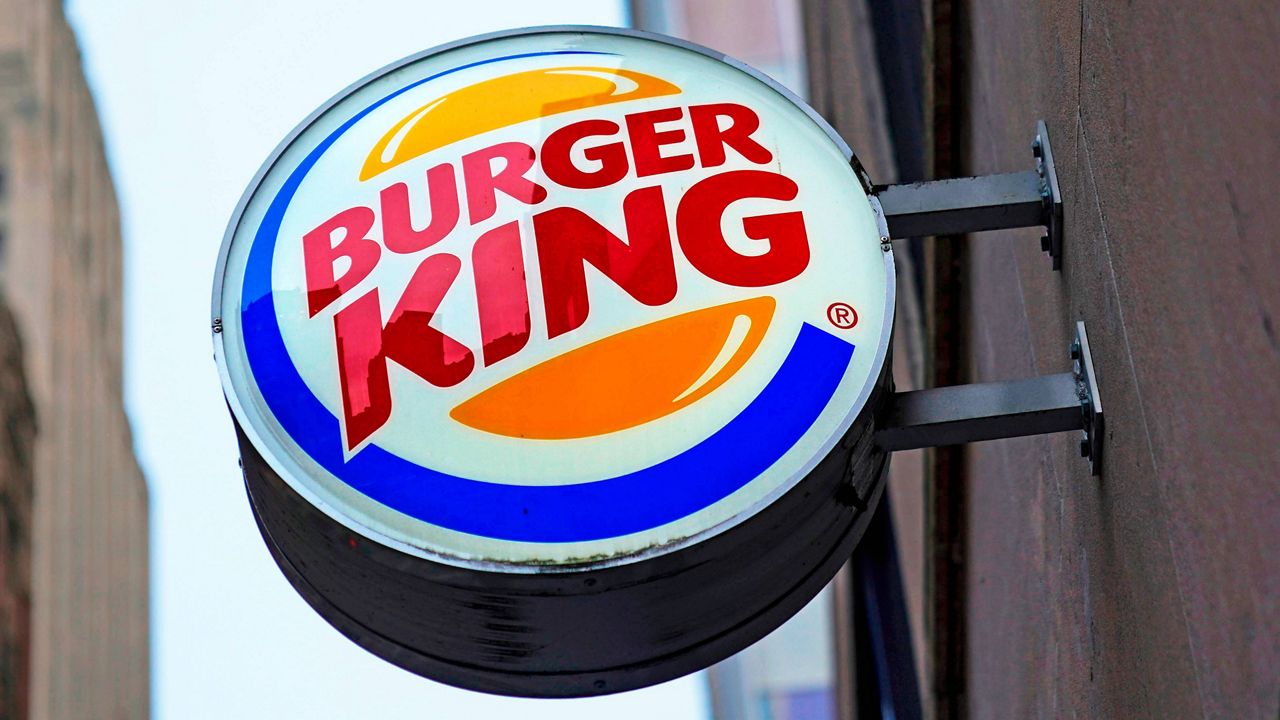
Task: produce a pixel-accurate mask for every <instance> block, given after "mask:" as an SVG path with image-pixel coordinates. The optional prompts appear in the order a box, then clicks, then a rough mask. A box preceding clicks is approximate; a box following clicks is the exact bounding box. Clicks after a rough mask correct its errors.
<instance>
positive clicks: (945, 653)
mask: <svg viewBox="0 0 1280 720" xmlns="http://www.w3.org/2000/svg"><path fill="white" fill-rule="evenodd" d="M797 1H798V7H799V12H800V15H801V17H802V22H801V26H802V28H803V45H802V46H803V48H804V62H803V64H804V67H805V68H806V72H805V76H806V78H807V90H808V98H809V101H810V103H811V104H812V105H813V106H814V107H815V109H816V110H818V111H819V112H820V113H821V114H822V115H824V116H825V117H826V118H827V119H828V120H829V121H830V122H831V123H832V124H833V125H834V126H835V127H836V129H837V130H838V131H839V132H840V133H841V134H842V135H843V136H844V137H845V139H846V140H847V141H848V142H849V144H850V145H851V146H852V147H853V148H854V151H855V152H856V153H857V154H858V156H859V158H860V159H861V161H862V162H863V164H864V165H865V166H866V168H867V169H868V171H869V172H870V174H871V176H872V179H873V180H874V181H875V182H877V183H891V182H902V181H914V180H923V179H931V178H942V177H959V176H965V175H979V174H987V173H997V172H1014V171H1020V170H1026V169H1030V168H1031V167H1033V165H1032V158H1031V154H1030V141H1031V138H1032V136H1033V134H1034V128H1035V123H1036V121H1037V120H1038V119H1044V120H1045V121H1046V123H1047V126H1048V128H1049V131H1050V133H1051V137H1052V141H1053V146H1054V152H1055V156H1056V161H1057V172H1058V176H1059V181H1060V184H1061V187H1062V190H1063V194H1064V196H1065V201H1064V202H1065V207H1064V214H1065V221H1066V234H1065V239H1064V244H1065V255H1064V258H1063V264H1062V270H1061V271H1059V272H1055V271H1053V270H1052V269H1051V268H1050V263H1049V259H1048V257H1047V256H1046V255H1045V254H1044V253H1043V252H1041V249H1040V242H1039V236H1040V234H1041V233H1040V232H1038V231H1035V230H1027V231H1004V232H998V233H985V234H977V235H972V236H966V237H949V238H921V239H913V240H910V241H899V242H897V243H895V257H896V258H897V259H898V265H899V272H900V278H899V297H898V303H899V305H898V324H897V327H896V330H895V333H896V334H895V344H894V351H895V356H894V361H895V368H894V371H895V381H896V383H897V385H898V388H899V389H903V388H904V387H934V386H942V385H953V384H961V383H968V382H982V381H996V380H1010V379H1018V378H1025V377H1030V376H1035V375H1041V374H1048V373H1056V372H1062V371H1064V370H1066V369H1068V367H1069V361H1068V359H1067V355H1066V352H1067V347H1068V345H1069V343H1070V340H1071V337H1072V332H1073V328H1074V324H1075V322H1076V321H1078V320H1084V321H1085V322H1086V323H1087V324H1088V327H1089V333H1090V341H1091V343H1092V345H1093V356H1094V362H1095V364H1096V366H1097V371H1098V375H1099V382H1100V385H1101V391H1102V396H1103V401H1104V403H1105V410H1106V414H1107V437H1106V448H1107V449H1106V453H1107V456H1106V459H1105V467H1104V471H1103V473H1102V476H1101V477H1100V478H1093V477H1091V476H1090V475H1089V470H1088V463H1086V462H1083V461H1081V459H1080V456H1079V448H1078V440H1079V438H1078V437H1077V436H1074V435H1072V434H1060V435H1049V436H1040V437H1032V438H1021V439H1013V440H1002V441H994V442H988V443H979V444H974V445H969V446H958V447H948V448H938V449H934V450H930V451H928V452H924V453H918V454H916V455H910V456H908V455H903V454H901V453H900V454H898V455H895V457H894V461H893V471H892V476H891V478H890V493H889V494H888V497H889V500H890V508H889V510H888V511H887V512H884V513H881V514H882V515H885V516H887V517H889V518H891V520H892V523H891V524H892V533H890V534H889V535H888V536H887V537H888V538H889V539H891V540H892V541H893V543H892V544H893V545H896V547H892V548H890V549H891V550H892V552H893V554H894V555H895V556H896V559H897V563H896V564H897V568H898V570H897V576H898V578H899V579H900V583H899V589H900V590H901V592H900V596H901V603H900V605H901V607H902V609H903V611H904V613H905V615H906V619H907V622H905V623H900V624H899V625H898V627H899V628H900V630H901V632H900V633H899V634H898V635H897V636H896V642H894V643H891V644H890V647H889V651H890V654H891V655H892V654H894V653H897V657H896V658H895V657H890V658H889V659H888V660H889V662H888V663H887V667H888V668H890V669H891V672H890V673H889V676H888V677H885V676H884V673H883V668H880V669H872V671H871V672H868V670H867V668H866V667H859V664H860V663H861V664H862V665H866V664H874V663H869V662H868V661H867V660H866V655H865V654H862V653H859V652H858V650H857V648H858V647H859V640H858V632H857V630H858V628H857V625H858V623H857V622H855V621H854V620H853V619H851V618H856V617H858V616H859V615H858V613H857V612H854V609H855V608H856V606H857V604H858V599H859V583H860V582H863V581H864V580H865V578H866V577H868V571H867V570H866V569H865V568H864V569H862V570H859V569H858V567H857V564H858V559H857V558H855V560H854V562H853V566H854V567H852V568H851V569H850V570H849V571H848V572H846V573H844V574H843V575H842V577H841V578H838V579H837V582H836V584H835V585H836V587H835V592H834V595H835V597H836V600H835V601H834V603H833V605H832V612H833V613H834V623H833V627H834V628H835V630H834V640H835V643H836V647H837V651H836V653H835V661H836V671H835V683H836V685H837V697H838V700H837V703H836V705H837V712H838V717H840V718H842V719H845V718H855V717H880V716H889V715H893V716H896V717H900V718H901V717H920V716H923V717H930V718H963V717H983V718H986V717H993V718H1001V717H1067V716H1074V717H1125V718H1128V717H1160V718H1183V717H1224V718H1228V717H1229V718H1255V717H1256V718H1274V717H1277V715H1278V714H1280V599H1278V598H1280V556H1278V555H1277V554H1276V553H1274V552H1272V551H1271V548H1273V547H1274V546H1275V545H1276V543H1277V542H1278V541H1280V483H1277V482H1276V479H1277V478H1280V443H1277V438H1280V410H1278V408H1280V383H1277V382H1276V379H1277V378H1280V341H1277V337H1280V335H1278V332H1280V331H1277V330H1276V323H1277V320H1276V318H1277V317H1278V313H1280V282H1277V279H1276V274H1275V272H1274V271H1273V270H1274V268H1276V267H1280V241H1277V239H1276V237H1275V234H1274V233H1273V232H1271V229H1272V228H1274V227H1276V226H1277V225H1278V224H1280V203H1276V202H1274V201H1273V200H1271V199H1270V198H1269V190H1270V188H1272V187H1273V186H1274V185H1275V183H1276V179H1277V172H1276V169H1275V168H1277V167H1280V145H1278V144H1277V143H1276V142H1275V139H1276V138H1278V137H1280V76H1278V75H1277V74H1276V73H1275V72H1274V70H1275V68H1274V66H1275V58H1276V57H1280V7H1278V6H1276V5H1275V4H1274V3H1266V2H1257V1H1256V0H1255V1H1247V0H1239V1H1233V2H1226V3H1213V4H1204V3H1194V2H1187V1H1185V0H1173V1H1172V2H1167V3H1158V4H1146V5H1143V4H1132V3H1126V4H1113V3H1090V2H1083V1H1081V2H1068V3H1061V2H1057V3H1050V2H1041V1H1039V0H1037V1H1033V2H1015V1H1013V0H985V1H984V2H973V1H966V0H884V1H883V2H880V1H879V0H874V1H873V0H797ZM654 4H658V5H662V6H664V7H663V8H662V9H663V10H664V11H665V12H667V13H668V14H671V13H675V14H677V15H680V14H681V13H687V12H694V13H697V12H708V9H709V8H712V7H713V6H714V17H711V18H706V19H705V21H704V22H703V23H702V24H696V23H694V24H688V23H686V24H685V25H679V24H668V25H667V26H666V27H665V28H664V27H661V26H657V25H655V24H654V19H655V18H659V19H660V18H661V17H662V16H661V14H658V13H655V12H654V11H653V8H652V7H649V6H652V5H654ZM744 4H749V5H752V10H751V11H750V12H744V11H742V8H741V6H740V5H739V4H737V3H734V4H733V7H732V8H730V7H725V6H726V5H728V4H727V3H702V2H693V1H688V0H686V1H684V2H679V1H675V0H673V1H672V2H665V3H653V2H642V1H640V0H637V2H635V3H633V17H634V19H635V20H636V22H637V24H638V25H639V26H641V27H649V28H650V29H656V30H659V31H661V30H664V29H666V30H668V31H675V34H682V35H684V36H686V37H689V38H690V39H693V40H695V41H698V42H703V43H704V44H708V45H712V46H714V47H717V48H718V49H721V50H723V51H725V52H727V53H728V54H730V55H735V56H738V57H739V58H740V59H743V60H745V61H747V62H752V61H753V58H752V57H751V56H750V55H751V48H750V47H748V48H743V47H740V46H735V45H734V44H733V40H734V39H735V38H751V37H756V36H758V35H760V34H761V33H765V32H766V28H769V27H777V28H785V27H790V26H793V25H794V20H793V12H792V11H791V10H790V9H788V8H786V7H785V5H786V4H785V3H773V2H757V3H744ZM672 8H675V9H674V10H673V9H672ZM779 8H782V10H781V14H779V10H778V9H779ZM770 12H772V13H773V14H770ZM708 25H714V26H715V27H716V31H715V33H714V34H702V35H697V34H694V33H693V32H690V30H689V29H690V28H694V29H696V28H698V27H706V26H708ZM884 539H885V538H883V537H882V538H881V539H880V542H879V544H878V545H877V547H879V548H881V549H884V548H886V547H887V546H886V545H885V543H884V542H883V541H884ZM866 545H867V541H866V540H864V543H863V546H864V547H865V546H866ZM862 550H863V548H860V550H859V552H862ZM873 570H874V568H873ZM890 584H891V585H892V583H890ZM816 640H817V639H815V641H816ZM748 652H749V651H748ZM905 668H914V671H915V672H914V673H908V672H907V671H906V670H905ZM877 672H879V673H881V676H880V677H878V678H877ZM905 674H910V675H913V677H912V678H910V679H911V680H912V681H913V682H900V680H901V676H902V675H905ZM868 679H870V683H868ZM720 717H722V718H728V717H731V716H730V715H721V716H720Z"/></svg>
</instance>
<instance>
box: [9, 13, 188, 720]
mask: <svg viewBox="0 0 1280 720" xmlns="http://www.w3.org/2000/svg"><path fill="white" fill-rule="evenodd" d="M121 274H122V268H121V243H120V226H119V217H118V215H117V207H116V200H115V194H114V190H113V187H112V182H111V175H110V173H109V171H108V169H107V163H106V157H105V155H104V153H103V147H102V137H101V132H100V130H99V127H98V118H97V114H96V112H95V109H94V103H93V99H92V98H91V97H90V94H89V90H88V87H87V85H86V83H85V79H84V77H83V75H82V73H81V67H80V55H79V51H78V49H77V47H76V42H75V38H74V36H73V35H72V33H71V30H70V28H69V27H68V25H67V23H66V20H65V19H64V17H63V13H62V4H61V3H60V2H57V1H56V0H0V294H2V295H3V300H4V302H5V303H6V304H7V305H8V307H9V308H11V309H12V312H13V316H14V317H15V319H16V323H15V325H16V328H15V330H16V332H15V333H13V334H10V333H9V332H5V331H4V330H5V328H4V323H2V322H0V342H3V343H4V344H5V346H4V349H3V351H2V352H0V359H5V360H8V359H9V358H10V355H12V354H14V353H13V350H14V348H16V347H17V345H12V344H10V343H11V341H12V337H13V335H15V334H16V335H17V336H20V337H21V348H22V353H21V355H22V357H21V361H22V365H23V366H24V367H23V368H22V369H23V370H25V382H26V387H27V391H28V393H29V396H30V398H31V400H32V406H33V408H32V409H33V410H34V418H30V417H27V415H29V414H30V413H29V412H28V413H24V412H23V411H22V410H21V402H22V401H21V397H20V394H15V393H13V392H10V389H11V388H12V383H14V382H18V381H17V380H15V379H14V378H16V377H19V376H18V375H16V374H15V373H16V372H17V371H16V370H14V369H13V365H14V363H12V362H6V363H4V366H3V367H0V415H2V416H3V417H4V418H5V420H6V423H5V425H6V428H5V429H6V431H7V435H6V437H5V440H6V441H8V442H10V443H13V444H15V446H22V445H23V444H24V443H27V442H28V441H27V440H26V439H24V438H29V437H30V432H29V431H27V430H25V429H24V428H27V427H31V428H33V429H35V432H34V447H32V448H30V456H29V473H30V475H29V478H30V479H29V480H25V479H24V478H23V476H22V473H23V472H27V471H28V470H27V469H26V466H24V464H23V463H24V462H26V461H25V460H23V459H22V458H21V457H20V458H19V459H18V461H17V462H16V464H14V460H13V458H12V457H11V456H12V455H13V454H14V452H17V453H18V454H19V455H20V454H21V453H22V452H25V450H24V449H19V450H16V451H15V450H13V449H12V448H5V447H4V445H5V443H3V442H0V462H4V463H6V466H5V467H4V468H3V469H0V502H3V503H4V508H3V510H4V514H3V515H0V527H5V528H8V529H10V530H13V529H15V528H16V530H17V535H16V537H6V538H5V540H3V541H0V562H3V563H4V566H3V567H0V583H3V584H0V634H3V637H2V638H0V643H2V644H0V673H3V674H4V675H5V677H4V679H2V680H0V708H3V711H0V715H3V716H4V717H6V718H8V717H24V716H29V717H32V718H39V719H41V720H43V719H46V718H47V719H50V720H53V719H60V718H90V717H92V718H130V719H133V718H143V717H146V716H147V715H148V713H149V698H150V688H149V684H150V683H149V679H150V672H149V652H148V645H149V636H148V612H149V609H148V606H149V604H148V582H147V581H148V569H147V557H148V552H147V545H148V532H147V528H148V519H147V490H146V484H145V482H144V480H143V477H142V474H141V472H140V470H139V468H138V465H137V463H136V461H135V459H134V456H133V449H132V440H131V438H130V432H129V424H128V421H127V419H126V417H125V414H124V408H123V403H122V398H121V383H122V368H121V349H122V343H123V338H122V326H121V303H122V277H121ZM157 352H163V348H157ZM15 398H16V399H15ZM14 403H17V405H14ZM15 408H17V409H15ZM15 413H16V415H15ZM15 417H16V418H17V419H15ZM24 433H25V435H24ZM15 473H17V474H15ZM24 482H30V490H29V491H30V494H29V495H24V492H26V490H24V486H23V483H24ZM15 488H16V490H15ZM28 513H29V514H28ZM28 582H29V589H28V588H27V586H26V583H28ZM10 583H13V584H12V585H10ZM28 613H29V615H28ZM24 615H25V617H23V616H24ZM23 677H25V678H26V679H25V681H23V680H15V678H23ZM4 703H11V704H9V705H4ZM23 706H25V712H23V710H24V708H23ZM13 708H17V709H18V712H17V713H12V711H11V709H13Z"/></svg>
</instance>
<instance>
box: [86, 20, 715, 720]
mask: <svg viewBox="0 0 1280 720" xmlns="http://www.w3.org/2000/svg"><path fill="white" fill-rule="evenodd" d="M67 5H68V7H67V14H68V16H69V18H70V19H71V21H72V24H73V26H74V27H75V29H76V32H77V35H78V36H79V39H80V44H81V49H82V53H83V56H84V64H85V71H86V73H87V75H88V77H89V80H90V84H91V85H92V87H93V89H94V96H95V97H96V99H97V102H98V111H99V114H100V115H101V118H102V125H103V130H104V133H105V135H106V141H107V147H108V152H109V155H110V159H111V165H112V170H113V173H114V175H115V181H116V190H117V192H118V194H119V197H120V204H121V210H122V214H123V218H124V230H125V258H126V262H125V280H126V297H125V312H126V322H125V329H126V333H125V335H126V338H125V341H126V346H125V350H126V361H127V362H126V366H127V367H126V402H127V405H128V410H129V415H130V417H131V418H132V421H133V431H134V437H135V441H136V445H137V450H138V455H139V459H140V461H141V462H142V466H143V469H144V471H145V472H146V474H147V478H148V481H149V483H150V487H151V502H152V505H151V518H152V520H151V522H152V527H151V529H152V558H151V567H152V573H153V591H152V602H153V607H152V618H153V624H152V633H153V639H152V647H153V656H152V667H153V678H152V679H153V684H154V691H153V692H154V705H155V707H154V711H155V716H156V717H158V718H161V720H200V719H201V718H217V719H219V720H222V719H224V718H235V719H237V720H240V719H245V720H247V719H249V718H272V719H276V718H308V719H311V718H315V719H323V718H343V719H347V718H399V717H413V718H432V719H441V720H452V719H453V718H462V719H465V720H483V719H485V718H504V719H506V718H516V719H519V720H537V719H538V718H558V719H559V718H565V719H572V718H608V719H609V720H627V719H628V718H644V719H645V720H651V719H652V718H660V720H684V719H686V718H700V717H702V716H703V715H704V707H705V700H704V695H705V690H704V688H703V686H702V681H701V679H699V678H685V679H682V680H678V681H675V682H673V683H668V684H666V685H664V686H660V687H657V688H651V689H649V690H644V691H639V692H634V693H628V694H625V695H620V696H614V697H610V698H602V699H594V700H578V701H531V700H512V699H506V698H498V697H492V696H486V695H479V694H475V693H469V692H465V691H462V690H455V689H453V688H448V687H445V686H443V685H439V684H436V683H433V682H431V681H428V680H424V679H421V678H419V677H417V676H415V675H411V674H409V673H406V672H404V671H402V670H399V669H397V668H395V667H392V666H391V665H389V664H387V663H385V662H383V661H381V660H379V659H377V658H375V657H373V656H372V655H369V654H368V653H366V652H365V651H363V650H361V649H359V648H358V647H356V646H355V645H353V644H352V643H350V642H349V641H347V640H346V639H344V638H343V637H341V636H340V635H339V634H338V633H337V631H335V630H333V629H332V628H330V627H329V626H328V625H327V624H326V623H325V622H324V621H323V620H321V619H320V618H319V616H317V615H316V614H315V613H314V612H312V611H311V609H310V608H309V607H307V606H306V605H305V604H304V603H303V601H302V600H301V599H300V598H299V597H298V596H297V595H295V594H294V592H293V590H292V589H291V588H290V587H289V586H288V584H287V583H286V582H285V580H284V578H283V576H281V574H280V572H279V571H278V570H277V569H276V567H275V564H274V563H273V562H272V561H271V559H270V557H269V556H268V554H267V551H266V548H265V547H264V546H263V544H262V540H261V539H260V538H259V536H258V532H257V530H256V529H255V527H254V525H253V520H252V518H251V516H250V511H249V507H248V502H247V500H246V498H245V493H244V486H243V485H242V483H241V479H240V474H239V470H238V469H237V467H236V458H237V451H236V447H235V439H234V437H233V433H232V426H231V420H230V416H229V415H228V413H227V410H226V406H225V405H224V404H223V400H222V391H221V388H220V386H219V383H218V377H217V373H216V371H215V369H214V365H213V360H212V346H211V343H210V335H209V298H210V293H211V285H212V278H213V267H214V263H215V260H216V257H217V253H218V246H219V244H220V242H221V238H222V233H223V229H224V228H225V226H226V223H227V221H228V219H229V217H230V214H231V211H232V209H233V208H234V206H235V203H236V201H237V200H238V198H239V197H240V194H241V192H242V191H243V190H244V188H245V186H246V185H247V184H248V182H249V180H250V179H251V178H252V176H253V174H254V172H255V171H256V170H257V169H258V166H259V165H260V164H261V163H262V161H263V160H265V159H266V157H267V155H268V154H269V153H270V152H271V150H272V149H273V148H274V147H275V145H276V144H277V143H278V142H279V141H280V140H281V139H282V138H283V137H284V136H285V134H286V133H288V131H289V130H290V129H292V128H293V126H294V125H295V124H297V123H298V122H299V121H301V120H302V119H303V118H304V117H306V115H307V114H308V113H310V112H311V110H313V109H314V108H315V107H317V106H318V105H320V104H321V103H323V102H324V101H325V100H327V99H328V98H329V97H330V96H331V95H333V94H334V93H336V92H337V91H339V90H341V89H342V88H343V87H345V86H346V85H347V84H349V83H350V82H352V81H354V80H356V79H358V78H360V77H362V76H364V75H365V74H366V73H368V72H370V71H372V70H375V69H377V68H379V67H381V66H382V65H385V64H387V63H389V62H391V61H393V60H396V59H398V58H400V57H403V56H405V55H409V54H411V53H413V52H416V51H419V50H422V49H425V48H427V47H430V46H433V45H436V44H439V43H442V42H446V41H449V40H454V39H458V38H462V37H466V36H468V35H474V34H477V33H481V32H488V31H490V30H497V29H503V28H508V27H519V26H525V25H542V24H554V23H587V24H601V25H618V24H622V22H623V21H624V16H623V14H622V10H621V9H620V7H619V5H620V4H619V3H616V2H605V1H601V0H579V1H577V2H570V1H568V0H555V1H550V0H537V1H536V2H535V1H525V2H520V1H519V0H510V1H508V2H498V1H491V0H463V1H461V2H459V1H456V0H455V1H451V2H439V1H435V2H427V1H426V0H416V1H408V0H398V1H397V0H382V1H378V2H370V1H366V2H358V3H357V2H337V1H336V0H323V1H321V0H216V1H215V0H207V1H206V2H196V1H194V0H150V1H146V0H71V1H70V2H68V3H67ZM357 8H358V10H357Z"/></svg>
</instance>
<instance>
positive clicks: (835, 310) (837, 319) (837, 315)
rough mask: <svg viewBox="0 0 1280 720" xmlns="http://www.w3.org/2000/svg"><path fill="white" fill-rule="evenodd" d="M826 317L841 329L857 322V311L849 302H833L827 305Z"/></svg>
mask: <svg viewBox="0 0 1280 720" xmlns="http://www.w3.org/2000/svg"><path fill="white" fill-rule="evenodd" d="M827 319H828V320H830V321H831V324H832V325H835V326H836V327H838V328H840V329H841V330H848V329H849V328H851V327H853V326H854V325H857V324H858V312H857V311H856V310H854V309H853V306H852V305H850V304H849V303H842V302H834V303H831V305H830V306H828V307H827Z"/></svg>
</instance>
